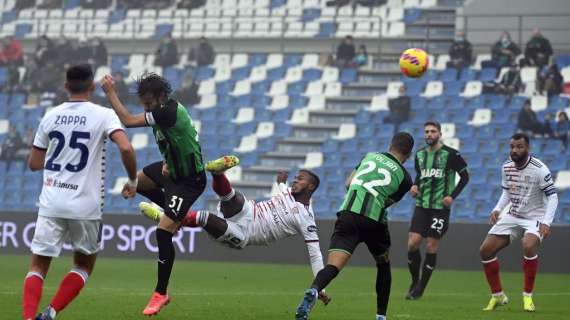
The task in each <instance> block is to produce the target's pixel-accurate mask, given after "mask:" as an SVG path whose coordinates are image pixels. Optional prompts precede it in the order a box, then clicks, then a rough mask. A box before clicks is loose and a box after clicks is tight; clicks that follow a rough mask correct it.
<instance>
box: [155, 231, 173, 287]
mask: <svg viewBox="0 0 570 320" xmlns="http://www.w3.org/2000/svg"><path fill="white" fill-rule="evenodd" d="M156 241H157V242H158V281H157V283H156V289H155V291H156V292H158V293H160V294H163V295H164V294H166V288H167V287H168V280H169V279H170V272H171V271H172V265H173V264H174V245H173V244H172V233H170V232H168V231H166V230H163V229H156Z"/></svg>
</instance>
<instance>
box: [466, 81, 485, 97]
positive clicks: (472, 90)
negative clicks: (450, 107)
mask: <svg viewBox="0 0 570 320" xmlns="http://www.w3.org/2000/svg"><path fill="white" fill-rule="evenodd" d="M482 91H483V83H481V81H469V82H467V84H465V90H463V93H462V94H461V96H463V97H465V98H473V97H478V96H480V95H481V92H482Z"/></svg>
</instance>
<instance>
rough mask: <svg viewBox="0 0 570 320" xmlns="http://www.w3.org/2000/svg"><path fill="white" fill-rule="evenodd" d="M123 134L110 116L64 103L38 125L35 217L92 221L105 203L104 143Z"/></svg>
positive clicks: (90, 105) (88, 104)
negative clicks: (41, 153)
mask: <svg viewBox="0 0 570 320" xmlns="http://www.w3.org/2000/svg"><path fill="white" fill-rule="evenodd" d="M117 130H123V127H122V125H121V122H120V120H119V118H118V117H117V115H116V114H115V113H114V112H113V110H111V109H109V108H105V107H102V106H99V105H96V104H94V103H91V102H65V103H63V104H61V105H59V106H57V107H55V108H53V109H52V110H50V111H49V112H47V113H46V114H45V116H44V117H43V118H42V120H41V121H40V124H39V126H38V130H37V132H36V136H35V138H34V144H33V146H34V148H38V149H41V150H46V159H45V163H44V172H43V187H42V192H41V194H40V200H39V206H40V208H39V213H38V214H39V215H41V216H46V217H55V218H68V219H81V220H95V219H100V218H101V214H102V212H101V210H102V206H103V202H104V186H105V184H104V178H105V141H106V139H107V137H109V136H110V135H111V134H112V133H113V132H115V131H117Z"/></svg>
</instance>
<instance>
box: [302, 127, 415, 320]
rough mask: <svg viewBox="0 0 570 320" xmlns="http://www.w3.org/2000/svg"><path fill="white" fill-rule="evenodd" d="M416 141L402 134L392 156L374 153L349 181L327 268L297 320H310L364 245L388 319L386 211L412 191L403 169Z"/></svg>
mask: <svg viewBox="0 0 570 320" xmlns="http://www.w3.org/2000/svg"><path fill="white" fill-rule="evenodd" d="M413 147H414V139H413V138H412V136H411V135H410V134H408V133H404V132H400V133H397V134H396V135H395V136H394V138H392V143H391V145H390V150H389V152H385V153H369V154H367V155H366V156H364V158H363V159H362V160H361V161H360V163H359V165H358V166H357V167H356V169H355V170H354V172H352V174H351V176H350V178H349V179H348V180H347V188H348V191H347V192H346V195H345V197H344V201H343V203H342V204H341V206H340V209H339V212H338V213H337V216H338V219H337V221H336V223H335V229H334V233H333V235H332V238H331V244H330V248H329V256H328V262H327V266H326V267H324V268H323V269H322V270H321V271H320V272H319V273H318V274H317V276H316V278H315V279H314V281H313V284H312V286H311V288H310V289H308V290H307V291H306V292H305V296H304V298H303V300H302V301H301V303H300V304H299V306H298V307H297V312H296V314H295V317H296V319H297V320H301V319H308V316H309V312H310V311H311V308H312V307H313V305H314V304H315V301H316V300H317V295H318V292H322V290H323V289H324V288H325V287H326V286H327V285H328V284H329V283H330V282H331V281H332V279H334V278H335V277H336V276H337V274H338V273H339V272H340V270H341V269H342V268H343V267H344V266H345V265H346V263H347V262H348V260H349V259H350V256H351V255H352V253H353V252H354V249H356V247H357V246H358V244H360V243H361V242H364V243H365V244H366V246H367V247H368V250H369V251H370V253H371V254H372V256H373V257H374V259H375V260H376V267H377V273H376V295H377V301H376V304H377V310H376V319H377V320H384V319H386V309H387V307H388V299H389V297H390V285H391V282H392V276H391V271H390V259H389V249H390V233H389V232H388V224H387V212H386V209H387V208H388V207H389V206H390V205H392V204H394V203H396V202H398V201H400V199H402V197H403V196H404V195H405V194H406V193H407V192H408V191H409V190H410V187H411V186H412V178H411V177H410V175H409V174H408V172H407V171H406V169H404V167H403V166H402V164H403V163H404V162H405V161H406V160H407V159H408V158H409V156H410V155H411V153H412V149H413Z"/></svg>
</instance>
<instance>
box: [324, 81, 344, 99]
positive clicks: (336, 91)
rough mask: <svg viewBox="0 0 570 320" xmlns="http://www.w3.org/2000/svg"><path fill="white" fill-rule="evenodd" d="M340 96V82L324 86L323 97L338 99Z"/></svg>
mask: <svg viewBox="0 0 570 320" xmlns="http://www.w3.org/2000/svg"><path fill="white" fill-rule="evenodd" d="M340 95H342V85H341V84H340V82H330V83H327V84H326V86H325V97H338V96H340Z"/></svg>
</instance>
